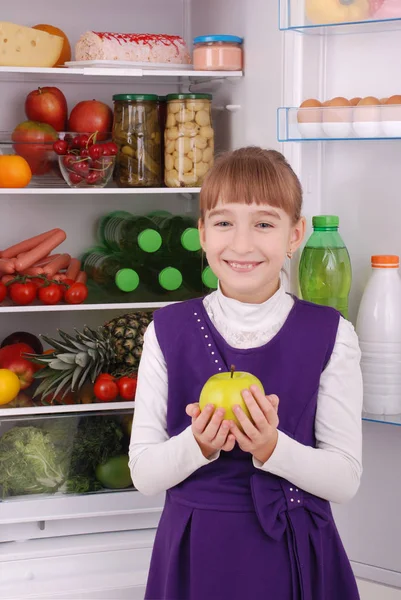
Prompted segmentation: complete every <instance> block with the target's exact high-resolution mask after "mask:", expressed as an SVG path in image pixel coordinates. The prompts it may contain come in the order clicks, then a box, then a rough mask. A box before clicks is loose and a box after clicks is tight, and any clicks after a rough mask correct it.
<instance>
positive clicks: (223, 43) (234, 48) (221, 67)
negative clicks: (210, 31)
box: [193, 35, 244, 71]
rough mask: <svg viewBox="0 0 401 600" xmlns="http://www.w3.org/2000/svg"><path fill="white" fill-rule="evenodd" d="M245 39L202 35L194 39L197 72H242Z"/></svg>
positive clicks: (194, 60) (194, 58) (194, 61)
mask: <svg viewBox="0 0 401 600" xmlns="http://www.w3.org/2000/svg"><path fill="white" fill-rule="evenodd" d="M243 41H244V40H243V39H242V38H241V37H238V36H236V35H201V36H199V37H196V38H195V39H194V50H193V64H194V69H195V71H241V70H242V66H243V62H244V61H243V50H242V45H243Z"/></svg>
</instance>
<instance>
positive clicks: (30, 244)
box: [0, 228, 61, 258]
mask: <svg viewBox="0 0 401 600" xmlns="http://www.w3.org/2000/svg"><path fill="white" fill-rule="evenodd" d="M58 231H61V229H58V228H57V229H50V231H45V233H41V234H40V235H35V236H34V237H31V238H29V239H27V240H23V241H22V242H19V243H18V244H14V246H10V247H9V248H6V249H5V250H3V251H2V253H1V255H0V256H1V258H15V257H16V256H18V254H21V253H23V252H29V251H30V250H33V249H34V248H36V247H37V246H38V245H39V244H41V243H42V242H44V241H45V240H47V239H49V238H50V237H52V236H53V235H54V234H55V233H56V232H58ZM60 243H61V242H60Z"/></svg>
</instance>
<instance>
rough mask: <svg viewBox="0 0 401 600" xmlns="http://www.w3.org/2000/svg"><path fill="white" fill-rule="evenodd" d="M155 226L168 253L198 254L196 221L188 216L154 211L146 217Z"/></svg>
mask: <svg viewBox="0 0 401 600" xmlns="http://www.w3.org/2000/svg"><path fill="white" fill-rule="evenodd" d="M148 217H149V218H151V219H152V221H153V222H154V223H155V224H156V225H157V227H158V228H159V231H160V234H161V236H162V238H163V244H164V245H165V247H166V248H167V250H168V252H171V253H174V254H176V253H179V252H183V253H184V252H199V250H200V249H201V244H200V239H199V232H198V228H197V226H196V221H195V220H194V219H192V218H191V217H188V216H182V215H172V214H168V213H167V214H166V213H165V212H164V211H155V212H153V213H151V214H150V215H148Z"/></svg>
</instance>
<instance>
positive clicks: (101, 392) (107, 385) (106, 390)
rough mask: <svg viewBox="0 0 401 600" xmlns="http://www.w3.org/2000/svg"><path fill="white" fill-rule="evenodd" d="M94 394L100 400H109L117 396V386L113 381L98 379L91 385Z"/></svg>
mask: <svg viewBox="0 0 401 600" xmlns="http://www.w3.org/2000/svg"><path fill="white" fill-rule="evenodd" d="M93 391H94V394H95V396H96V398H97V399H98V400H100V401H101V402H111V401H112V400H115V399H116V398H117V396H118V386H117V384H116V383H115V381H110V380H109V379H100V380H99V379H98V380H97V381H96V383H95V385H94V387H93Z"/></svg>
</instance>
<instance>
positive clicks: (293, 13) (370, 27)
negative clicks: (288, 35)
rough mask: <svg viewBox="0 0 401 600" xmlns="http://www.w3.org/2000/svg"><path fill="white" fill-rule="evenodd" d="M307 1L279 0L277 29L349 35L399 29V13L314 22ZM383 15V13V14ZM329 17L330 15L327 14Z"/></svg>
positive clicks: (400, 20) (314, 33)
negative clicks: (379, 16) (337, 21)
mask: <svg viewBox="0 0 401 600" xmlns="http://www.w3.org/2000/svg"><path fill="white" fill-rule="evenodd" d="M307 4H308V1H307V0H304V1H303V2H302V1H301V2H300V1H299V0H279V29H280V30H281V31H297V32H299V33H303V34H306V35H321V36H323V35H338V34H343V35H344V34H345V35H350V34H354V33H359V34H361V33H378V32H389V31H397V30H400V29H401V15H400V14H398V15H397V14H394V15H392V14H389V15H388V16H386V18H374V16H372V18H368V19H361V20H355V21H353V20H351V21H343V22H339V23H332V22H327V23H314V22H312V21H311V20H309V19H308V16H307V10H306V7H307ZM383 16H384V15H383ZM328 19H330V16H328Z"/></svg>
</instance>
